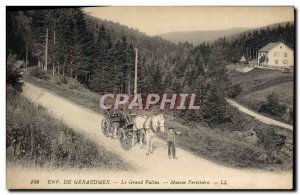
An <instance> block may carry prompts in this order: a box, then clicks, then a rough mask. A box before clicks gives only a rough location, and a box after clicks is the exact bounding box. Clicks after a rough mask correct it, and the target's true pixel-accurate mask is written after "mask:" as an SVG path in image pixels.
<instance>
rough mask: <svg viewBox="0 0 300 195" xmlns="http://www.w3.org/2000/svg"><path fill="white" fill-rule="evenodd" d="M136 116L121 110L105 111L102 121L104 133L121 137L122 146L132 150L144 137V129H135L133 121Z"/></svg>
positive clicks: (113, 136)
mask: <svg viewBox="0 0 300 195" xmlns="http://www.w3.org/2000/svg"><path fill="white" fill-rule="evenodd" d="M136 116H137V115H136V114H129V113H124V112H121V111H105V114H104V119H102V121H101V129H102V132H103V134H104V135H105V136H106V137H112V138H114V139H119V141H120V144H121V146H122V148H123V149H125V150H130V149H131V147H132V146H133V145H134V144H136V142H137V140H140V139H142V140H143V139H144V133H143V129H138V130H136V131H135V130H134V127H133V124H132V123H131V121H132V120H134V117H136ZM134 140H136V141H134Z"/></svg>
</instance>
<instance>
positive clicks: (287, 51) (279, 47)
mask: <svg viewBox="0 0 300 195" xmlns="http://www.w3.org/2000/svg"><path fill="white" fill-rule="evenodd" d="M257 66H261V67H270V68H280V69H283V68H293V67H294V52H293V50H292V49H291V48H289V47H288V46H287V45H285V44H284V43H282V42H277V43H269V44H267V45H266V46H264V47H263V48H261V49H260V50H258V54H257Z"/></svg>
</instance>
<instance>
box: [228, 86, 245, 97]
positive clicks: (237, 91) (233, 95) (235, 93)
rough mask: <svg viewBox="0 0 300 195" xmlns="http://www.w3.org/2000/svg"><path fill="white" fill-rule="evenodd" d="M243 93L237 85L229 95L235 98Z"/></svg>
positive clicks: (231, 89)
mask: <svg viewBox="0 0 300 195" xmlns="http://www.w3.org/2000/svg"><path fill="white" fill-rule="evenodd" d="M241 93H242V88H241V86H240V85H239V84H235V85H233V86H231V87H230V88H229V90H228V91H227V95H228V97H230V98H235V97H237V96H238V95H240V94H241Z"/></svg>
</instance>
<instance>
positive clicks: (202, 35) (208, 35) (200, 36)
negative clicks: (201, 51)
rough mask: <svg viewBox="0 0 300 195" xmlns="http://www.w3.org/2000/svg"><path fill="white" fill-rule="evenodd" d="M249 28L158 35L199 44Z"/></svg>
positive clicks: (172, 40) (169, 39)
mask: <svg viewBox="0 0 300 195" xmlns="http://www.w3.org/2000/svg"><path fill="white" fill-rule="evenodd" d="M247 30H249V28H230V29H225V30H211V31H178V32H169V33H164V34H160V35H158V36H160V37H162V38H164V39H165V40H168V41H171V42H173V43H178V42H179V41H181V42H186V41H187V42H189V43H193V44H194V45H199V44H201V43H203V42H214V41H216V40H217V39H219V38H221V37H224V36H225V37H226V36H230V35H233V34H237V33H241V32H245V31H247Z"/></svg>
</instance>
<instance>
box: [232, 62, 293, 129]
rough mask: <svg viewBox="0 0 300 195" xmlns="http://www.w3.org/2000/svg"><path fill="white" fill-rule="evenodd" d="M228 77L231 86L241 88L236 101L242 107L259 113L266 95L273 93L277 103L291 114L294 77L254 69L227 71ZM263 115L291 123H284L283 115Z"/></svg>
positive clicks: (280, 72) (279, 72)
mask: <svg viewBox="0 0 300 195" xmlns="http://www.w3.org/2000/svg"><path fill="white" fill-rule="evenodd" d="M228 76H229V79H230V80H231V82H232V83H233V84H238V85H239V86H241V89H242V93H241V94H240V95H239V96H238V97H237V98H236V99H237V100H238V101H239V102H240V103H242V104H243V105H246V106H248V107H250V108H251V109H252V110H255V111H259V110H260V108H261V106H262V104H263V103H264V102H266V101H267V97H268V95H270V94H272V93H274V94H275V95H276V97H277V98H278V102H279V103H280V104H282V105H284V106H285V107H286V108H289V109H290V111H291V113H293V100H294V90H293V88H294V83H293V79H294V76H293V74H292V73H284V72H282V71H280V70H267V69H258V68H256V69H253V70H252V71H250V72H247V73H240V72H237V71H236V70H229V71H228ZM264 114H266V115H268V116H270V117H272V118H274V119H276V120H280V121H283V122H286V123H290V124H292V123H293V120H292V119H291V120H289V121H285V120H284V116H283V115H278V116H277V115H271V114H268V113H264Z"/></svg>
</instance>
